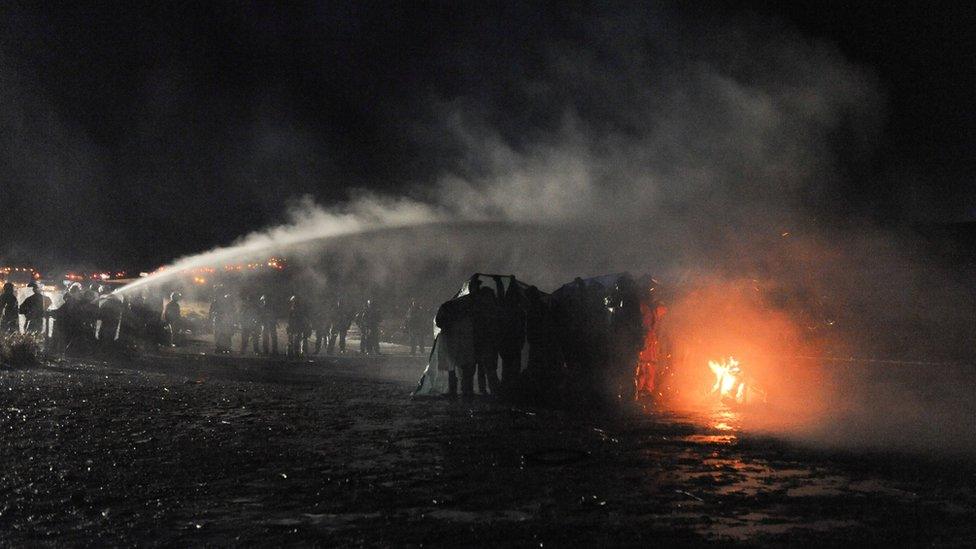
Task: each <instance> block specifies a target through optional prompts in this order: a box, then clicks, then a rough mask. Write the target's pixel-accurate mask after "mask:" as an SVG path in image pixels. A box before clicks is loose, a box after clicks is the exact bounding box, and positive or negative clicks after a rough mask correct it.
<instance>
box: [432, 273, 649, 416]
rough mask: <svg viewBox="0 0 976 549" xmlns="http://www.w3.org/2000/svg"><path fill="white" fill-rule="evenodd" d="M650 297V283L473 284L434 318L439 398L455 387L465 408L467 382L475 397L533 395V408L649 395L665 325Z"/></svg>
mask: <svg viewBox="0 0 976 549" xmlns="http://www.w3.org/2000/svg"><path fill="white" fill-rule="evenodd" d="M506 278H510V280H504V279H506ZM653 292H654V285H653V284H652V283H651V279H650V278H649V277H648V278H647V279H646V280H644V279H642V280H634V279H632V278H631V277H630V276H628V275H621V276H618V277H615V278H614V279H613V280H612V281H611V280H607V281H599V282H598V281H595V280H591V281H589V282H587V281H583V280H581V279H578V278H577V279H576V280H575V281H573V282H572V283H570V284H567V285H565V286H563V287H561V288H559V289H558V290H557V291H556V292H554V293H553V294H544V293H542V292H541V291H539V289H538V288H536V287H535V286H526V285H525V284H521V283H520V282H518V281H516V280H515V279H514V277H500V276H488V275H475V276H473V277H472V278H471V279H470V280H469V281H468V283H467V286H466V291H462V292H460V294H459V296H457V297H455V298H454V299H452V300H450V301H448V302H446V303H444V304H443V305H441V307H440V309H439V310H438V312H437V315H436V318H435V322H436V324H437V326H438V328H439V329H440V335H439V336H438V341H437V346H438V351H439V353H440V354H439V358H438V368H439V369H441V370H444V371H446V373H447V374H448V387H447V391H448V395H449V396H451V397H452V398H453V397H455V396H456V395H457V392H458V385H459V384H460V391H461V394H462V396H463V397H465V398H470V397H471V396H472V395H473V394H474V386H475V383H476V382H477V386H478V390H479V392H480V393H482V394H498V395H503V396H517V395H519V394H523V393H533V394H532V395H531V396H532V398H533V399H535V400H546V399H547V398H550V397H553V396H554V393H555V392H561V391H570V392H574V393H576V394H577V395H579V394H581V393H590V394H593V395H595V396H599V397H600V398H605V399H607V398H608V399H621V398H630V397H633V396H637V395H639V394H649V393H651V392H652V391H653V388H654V384H655V376H656V374H657V371H658V369H659V366H660V363H661V362H662V361H661V360H660V352H659V344H658V339H657V336H656V329H655V328H656V325H657V323H658V321H659V320H660V319H661V317H662V316H663V315H664V308H663V306H662V305H661V304H660V303H659V302H658V301H657V297H656V296H655V295H654V293H653ZM499 366H500V369H501V371H500V375H499V371H498V370H499ZM423 383H424V382H423V380H422V381H421V386H423Z"/></svg>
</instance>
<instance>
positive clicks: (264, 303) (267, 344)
mask: <svg viewBox="0 0 976 549" xmlns="http://www.w3.org/2000/svg"><path fill="white" fill-rule="evenodd" d="M258 306H259V309H260V314H261V353H262V354H265V355H270V356H278V315H277V313H275V310H274V304H273V303H272V302H271V300H270V299H268V296H266V295H263V296H261V297H260V298H259V299H258Z"/></svg>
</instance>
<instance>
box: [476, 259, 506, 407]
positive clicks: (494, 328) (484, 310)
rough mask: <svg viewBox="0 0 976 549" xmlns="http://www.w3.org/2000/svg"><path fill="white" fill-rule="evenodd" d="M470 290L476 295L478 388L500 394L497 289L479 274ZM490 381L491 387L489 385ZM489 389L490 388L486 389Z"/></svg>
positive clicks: (481, 391)
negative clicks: (486, 284)
mask: <svg viewBox="0 0 976 549" xmlns="http://www.w3.org/2000/svg"><path fill="white" fill-rule="evenodd" d="M469 290H470V292H471V296H472V301H473V303H472V315H471V316H472V319H471V320H472V330H473V340H474V341H473V346H474V356H475V364H476V366H477V375H478V392H480V393H481V394H483V395H484V394H488V391H489V390H490V391H491V394H497V393H498V389H499V381H498V327H499V318H500V313H499V307H498V300H497V298H496V297H495V293H494V292H493V291H492V290H491V289H489V288H485V287H483V286H482V285H481V281H480V280H479V279H478V278H477V277H475V278H473V279H472V280H471V283H470V285H469ZM486 385H487V387H486ZM486 389H487V390H486Z"/></svg>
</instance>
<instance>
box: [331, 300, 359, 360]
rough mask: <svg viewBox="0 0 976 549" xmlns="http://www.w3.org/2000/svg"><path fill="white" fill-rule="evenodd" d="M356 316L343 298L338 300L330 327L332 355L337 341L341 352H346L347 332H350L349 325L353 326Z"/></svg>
mask: <svg viewBox="0 0 976 549" xmlns="http://www.w3.org/2000/svg"><path fill="white" fill-rule="evenodd" d="M354 316H355V315H354V314H353V313H352V311H350V308H349V307H348V306H346V303H345V301H343V300H342V298H339V299H337V300H336V305H335V308H334V309H333V310H332V324H331V326H330V327H329V350H328V352H329V354H330V355H331V354H332V352H333V351H334V350H335V348H336V343H337V342H338V345H339V354H345V353H346V334H347V333H348V332H349V327H350V326H352V321H353V317H354Z"/></svg>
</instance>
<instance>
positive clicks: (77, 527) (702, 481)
mask: <svg viewBox="0 0 976 549" xmlns="http://www.w3.org/2000/svg"><path fill="white" fill-rule="evenodd" d="M421 369H422V364H421V362H420V361H419V360H416V359H409V358H386V359H381V360H375V361H362V360H356V359H344V360H331V361H326V360H322V361H319V362H318V363H290V364H286V363H283V362H278V363H270V362H264V361H260V360H255V359H241V358H215V357H204V356H199V355H165V356H157V357H152V358H143V359H132V360H129V361H120V360H116V361H112V362H96V361H61V362H54V363H48V364H45V365H43V366H38V367H35V368H32V369H29V370H20V371H3V372H0V395H2V396H0V433H2V436H3V441H4V443H3V445H2V456H0V459H2V463H3V470H2V480H0V531H2V532H3V539H2V544H3V545H8V546H24V545H38V544H42V545H43V544H47V545H94V546H103V545H130V544H166V545H180V546H182V545H204V544H216V545H230V544H232V545H245V544H247V545H253V544H262V545H282V544H284V545H418V546H419V545H450V546H468V545H485V546H488V545H490V546H497V545H503V546H504V545H512V546H529V545H532V546H542V545H556V546H568V545H589V546H596V545H638V544H641V545H649V544H655V543H679V544H695V543H700V542H702V541H722V542H727V543H746V544H773V545H782V544H809V545H813V544H817V545H839V544H845V545H846V544H851V543H857V544H870V545H881V544H899V545H901V544H912V545H917V544H930V543H935V544H948V545H968V544H969V543H970V541H971V540H972V539H973V536H974V534H976V520H974V519H976V489H974V486H973V482H974V479H976V476H974V473H976V469H974V468H972V467H970V466H969V465H968V463H964V462H962V461H957V462H949V461H932V460H926V459H922V458H918V457H911V456H904V455H895V456H892V455H885V456H881V455H878V454H843V453H836V452H835V453H830V454H827V453H823V452H814V451H810V450H805V449H803V448H798V447H794V446H791V445H789V444H787V443H784V442H779V441H775V440H770V439H764V438H757V437H751V436H749V434H748V433H743V432H741V431H740V430H739V429H738V426H737V422H738V419H737V417H736V414H735V413H733V412H731V411H728V410H716V411H713V412H696V413H681V414H678V413H653V412H643V413H638V412H635V413H631V414H624V415H622V416H619V417H602V416H597V415H587V414H569V413H566V412H559V411H552V410H529V409H516V408H512V407H508V406H504V405H501V404H496V403H491V402H487V401H476V402H474V403H472V404H464V403H462V402H449V401H446V400H440V399H427V400H411V399H410V397H409V393H410V390H411V389H412V387H413V385H414V382H415V381H416V379H417V378H418V377H419V372H420V370H421Z"/></svg>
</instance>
